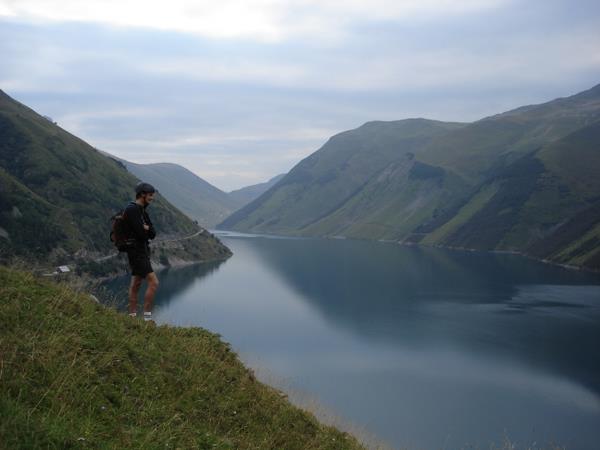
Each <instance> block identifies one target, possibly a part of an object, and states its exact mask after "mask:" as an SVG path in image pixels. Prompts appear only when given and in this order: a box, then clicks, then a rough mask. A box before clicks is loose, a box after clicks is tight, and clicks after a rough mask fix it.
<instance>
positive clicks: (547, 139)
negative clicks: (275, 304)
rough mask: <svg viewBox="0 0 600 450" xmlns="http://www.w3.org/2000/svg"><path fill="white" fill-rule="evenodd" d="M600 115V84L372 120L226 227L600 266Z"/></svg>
mask: <svg viewBox="0 0 600 450" xmlns="http://www.w3.org/2000/svg"><path fill="white" fill-rule="evenodd" d="M598 123H600V86H596V87H595V88H592V89H590V90H588V91H585V92H582V93H580V94H577V95H574V96H571V97H568V98H563V99H557V100H553V101H551V102H548V103H544V104H541V105H534V106H526V107H522V108H518V109H516V110H513V111H509V112H506V113H503V114H499V115H496V116H492V117H488V118H485V119H482V120H480V121H477V122H474V123H471V124H444V123H440V122H431V121H426V120H423V119H420V120H417V121H415V120H412V121H410V120H409V121H398V122H387V123H382V122H376V123H368V124H365V125H363V126H362V127H360V128H357V129H356V130H352V131H349V132H345V133H341V134H339V135H337V136H334V137H333V138H331V139H330V141H328V142H327V143H326V144H325V145H324V146H323V147H322V148H321V149H320V150H318V151H317V152H315V153H313V154H312V155H311V156H309V157H308V158H306V159H305V160H303V161H302V162H300V163H299V164H298V165H297V166H296V167H294V168H293V169H292V170H291V171H290V173H289V174H288V175H286V177H284V178H283V180H281V181H280V182H279V183H278V184H277V185H276V186H275V187H274V188H272V189H270V190H269V191H267V192H266V193H265V194H263V195H262V196H261V197H259V198H258V199H257V200H255V201H254V202H252V203H251V204H249V205H247V206H246V207H244V208H242V209H240V210H239V211H237V212H236V213H234V214H233V215H231V216H230V217H229V218H227V219H226V220H225V221H224V222H223V223H222V224H220V225H219V227H220V228H224V229H233V230H238V231H251V232H260V233H276V234H278V233H280V234H291V235H312V236H335V235H341V236H348V237H356V238H368V239H390V240H396V241H403V242H414V243H423V244H427V245H443V246H450V247H460V248H473V249H482V250H511V251H520V252H525V253H528V254H531V255H534V256H537V257H539V258H542V259H548V260H551V261H555V262H560V263H564V264H573V265H577V266H585V267H590V268H600V266H599V265H598V261H597V259H598V255H597V249H598V245H597V238H598V235H597V232H598V230H597V229H596V228H595V227H596V223H597V221H596V217H597V215H596V214H597V209H598V203H599V202H600V181H599V180H598V177H597V175H596V174H598V173H600V148H599V146H600V135H599V133H598ZM415 127H416V128H415ZM584 223H585V226H584V225H582V224H584ZM575 230H577V231H575ZM577 232H580V233H581V232H583V233H584V235H583V236H577V241H576V242H574V241H573V239H575V237H576V236H575V235H576V233H577ZM558 240H560V241H561V243H560V244H559V243H558ZM550 248H552V251H549V250H545V249H550Z"/></svg>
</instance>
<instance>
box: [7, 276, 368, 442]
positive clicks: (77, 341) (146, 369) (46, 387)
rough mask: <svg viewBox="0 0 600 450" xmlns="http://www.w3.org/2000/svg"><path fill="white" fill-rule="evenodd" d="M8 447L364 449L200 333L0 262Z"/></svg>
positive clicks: (214, 337)
mask: <svg viewBox="0 0 600 450" xmlns="http://www.w3.org/2000/svg"><path fill="white" fill-rule="evenodd" d="M0 324H2V326H1V328H0V418H1V420H0V446H1V447H2V448H7V449H8V448H10V449H32V448H45V449H64V448H103V449H125V448H127V449H134V448H139V449H158V448H160V449H165V448H173V449H175V448H200V449H288V450H292V449H302V450H309V449H328V450H329V449H332V450H333V449H358V448H362V447H361V446H360V445H359V444H358V442H357V441H356V440H355V439H354V438H353V437H351V436H349V435H348V434H346V433H342V432H339V431H337V430H336V429H333V428H331V427H327V426H323V425H321V424H319V423H318V422H317V421H316V419H315V418H314V417H313V416H312V415H311V414H309V413H306V412H304V411H302V410H300V409H298V408H296V407H294V406H292V405H291V404H290V403H289V402H288V401H287V400H286V399H285V398H283V396H282V394H281V393H280V392H278V391H276V390H275V389H273V388H270V387H268V386H265V385H263V384H262V383H260V382H258V381H257V380H256V379H255V378H254V376H253V374H252V372H251V371H249V370H248V369H246V368H245V367H244V366H243V365H242V364H241V363H240V361H239V359H238V357H237V356H236V355H235V353H233V352H232V351H231V349H230V347H229V345H227V344H225V343H223V342H222V341H220V340H219V337H218V336H217V335H215V334H212V333H210V332H208V331H206V330H203V329H200V328H175V327H170V326H160V327H156V326H155V325H153V324H151V323H145V322H143V321H139V320H135V319H131V318H129V317H126V316H123V315H120V314H118V313H117V312H116V311H114V310H110V309H107V308H105V307H103V306H101V305H99V304H97V303H94V302H93V301H92V300H91V299H90V298H89V297H88V296H87V295H85V294H82V293H76V292H74V291H72V290H70V289H69V288H68V287H66V286H63V285H57V284H52V283H48V282H41V281H38V280H36V279H34V278H33V277H32V276H31V275H29V274H27V273H23V272H18V271H15V270H11V269H8V268H5V267H0Z"/></svg>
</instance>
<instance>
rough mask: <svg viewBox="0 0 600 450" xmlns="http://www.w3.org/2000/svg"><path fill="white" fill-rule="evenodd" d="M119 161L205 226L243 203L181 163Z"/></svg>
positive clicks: (221, 218)
mask: <svg viewBox="0 0 600 450" xmlns="http://www.w3.org/2000/svg"><path fill="white" fill-rule="evenodd" d="M119 160H120V161H121V162H122V163H123V164H125V167H127V170H129V171H130V172H131V173H132V174H134V175H135V176H136V177H137V178H139V179H140V180H144V181H147V182H149V183H151V184H153V185H154V186H155V187H156V188H157V189H158V190H159V191H160V193H161V194H162V195H163V196H164V197H165V198H167V199H168V200H169V201H170V202H171V203H173V205H175V206H176V207H177V208H179V209H180V210H181V211H183V212H184V213H185V214H187V215H188V217H190V218H192V219H194V220H197V221H198V223H199V224H200V225H202V226H204V227H206V228H213V227H214V226H215V225H216V224H217V223H219V222H221V221H222V220H223V219H225V218H226V217H227V216H228V215H230V214H231V213H232V212H233V211H235V210H236V209H238V207H239V206H241V204H240V203H239V202H238V201H236V200H234V199H232V198H231V197H230V196H229V195H228V194H227V193H226V192H223V191H221V190H220V189H218V188H217V187H215V186H213V185H212V184H210V183H208V182H207V181H205V180H203V179H202V178H200V177H199V176H197V175H196V174H194V173H193V172H191V171H190V170H188V169H186V168H185V167H183V166H180V165H178V164H172V163H158V164H136V163H132V162H129V161H125V160H123V159H119Z"/></svg>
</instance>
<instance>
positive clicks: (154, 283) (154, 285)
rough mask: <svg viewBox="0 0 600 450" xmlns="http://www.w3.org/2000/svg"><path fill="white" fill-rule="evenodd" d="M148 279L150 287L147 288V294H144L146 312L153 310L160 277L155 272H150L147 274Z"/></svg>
mask: <svg viewBox="0 0 600 450" xmlns="http://www.w3.org/2000/svg"><path fill="white" fill-rule="evenodd" d="M146 281H147V282H148V287H147V288H146V294H145V295H144V312H152V305H153V303H154V295H155V294H156V290H157V289H158V277H157V276H156V274H155V273H154V272H150V273H149V274H148V275H146Z"/></svg>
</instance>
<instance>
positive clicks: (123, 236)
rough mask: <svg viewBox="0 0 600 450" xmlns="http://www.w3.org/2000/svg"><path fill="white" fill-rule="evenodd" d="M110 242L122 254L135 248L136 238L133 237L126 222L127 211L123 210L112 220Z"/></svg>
mask: <svg viewBox="0 0 600 450" xmlns="http://www.w3.org/2000/svg"><path fill="white" fill-rule="evenodd" d="M110 220H111V230H110V240H111V241H112V243H113V244H114V245H115V247H117V250H119V251H120V252H126V251H127V250H131V249H132V248H134V247H135V238H133V237H131V234H130V233H129V227H128V226H127V222H126V221H125V210H124V209H122V210H121V211H119V212H118V213H116V214H115V215H114V216H112V217H111V218H110Z"/></svg>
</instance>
